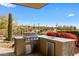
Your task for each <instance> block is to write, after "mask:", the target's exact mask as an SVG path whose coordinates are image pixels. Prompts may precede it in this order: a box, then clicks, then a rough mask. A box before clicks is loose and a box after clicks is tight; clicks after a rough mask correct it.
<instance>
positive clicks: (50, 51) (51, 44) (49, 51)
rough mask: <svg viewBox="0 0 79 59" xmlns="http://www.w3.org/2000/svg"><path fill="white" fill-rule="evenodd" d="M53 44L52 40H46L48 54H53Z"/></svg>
mask: <svg viewBox="0 0 79 59" xmlns="http://www.w3.org/2000/svg"><path fill="white" fill-rule="evenodd" d="M54 45H55V44H54V43H53V42H48V56H54V55H55V46H54Z"/></svg>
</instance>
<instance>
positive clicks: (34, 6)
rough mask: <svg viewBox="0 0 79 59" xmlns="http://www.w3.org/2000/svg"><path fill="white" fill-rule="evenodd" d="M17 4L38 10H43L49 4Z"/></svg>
mask: <svg viewBox="0 0 79 59" xmlns="http://www.w3.org/2000/svg"><path fill="white" fill-rule="evenodd" d="M15 4H17V5H21V6H25V7H31V8H36V9H39V8H42V7H44V6H45V5H47V3H15Z"/></svg>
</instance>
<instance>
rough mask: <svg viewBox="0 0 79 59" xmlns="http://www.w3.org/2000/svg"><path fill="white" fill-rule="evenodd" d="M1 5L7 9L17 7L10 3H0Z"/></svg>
mask: <svg viewBox="0 0 79 59" xmlns="http://www.w3.org/2000/svg"><path fill="white" fill-rule="evenodd" d="M0 5H2V6H5V7H8V8H9V7H12V8H13V7H16V6H15V5H13V4H10V3H0Z"/></svg>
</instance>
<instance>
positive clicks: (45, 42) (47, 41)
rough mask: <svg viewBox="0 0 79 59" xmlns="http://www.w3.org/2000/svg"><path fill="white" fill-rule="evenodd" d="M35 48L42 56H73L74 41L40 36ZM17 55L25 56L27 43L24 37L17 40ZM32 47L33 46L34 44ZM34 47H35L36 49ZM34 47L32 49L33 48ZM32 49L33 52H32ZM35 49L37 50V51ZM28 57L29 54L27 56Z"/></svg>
mask: <svg viewBox="0 0 79 59" xmlns="http://www.w3.org/2000/svg"><path fill="white" fill-rule="evenodd" d="M34 41H35V42H36V43H35V44H34V46H35V48H36V49H37V50H38V52H40V53H41V56H73V55H74V40H72V39H66V38H59V37H52V36H46V35H38V40H33V42H34ZM15 42H16V43H15V54H16V55H25V54H26V53H25V52H26V50H27V49H26V47H27V46H26V45H27V44H26V43H25V39H24V38H23V37H21V38H15ZM30 45H33V44H32V43H31V44H30ZM34 46H33V47H34ZM33 47H32V48H33ZM32 48H31V50H32ZM36 49H35V50H36ZM26 55H27V54H26Z"/></svg>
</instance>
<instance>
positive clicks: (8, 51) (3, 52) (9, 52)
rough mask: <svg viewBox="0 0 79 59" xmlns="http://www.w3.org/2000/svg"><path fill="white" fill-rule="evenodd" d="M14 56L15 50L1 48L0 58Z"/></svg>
mask: <svg viewBox="0 0 79 59" xmlns="http://www.w3.org/2000/svg"><path fill="white" fill-rule="evenodd" d="M13 54H14V50H13V49H11V48H2V47H0V56H11V55H13Z"/></svg>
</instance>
